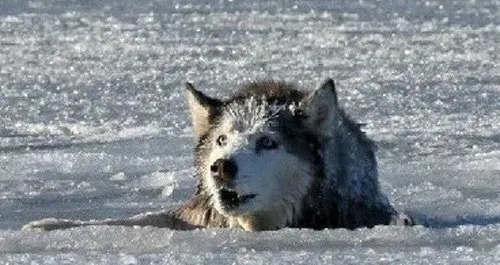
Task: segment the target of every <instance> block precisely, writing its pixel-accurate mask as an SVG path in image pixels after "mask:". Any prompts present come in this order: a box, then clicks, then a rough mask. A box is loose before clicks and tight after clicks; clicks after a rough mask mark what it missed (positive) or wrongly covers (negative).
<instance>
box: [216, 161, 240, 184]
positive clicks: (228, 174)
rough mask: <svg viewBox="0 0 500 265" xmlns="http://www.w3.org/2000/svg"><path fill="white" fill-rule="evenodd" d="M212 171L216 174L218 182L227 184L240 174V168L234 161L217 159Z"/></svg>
mask: <svg viewBox="0 0 500 265" xmlns="http://www.w3.org/2000/svg"><path fill="white" fill-rule="evenodd" d="M210 171H212V173H214V178H215V179H216V180H217V181H220V182H222V183H227V182H229V181H231V180H232V179H234V177H235V176H236V173H237V172H238V167H237V166H236V163H235V162H234V161H233V160H227V159H217V160H216V161H215V162H214V163H213V164H212V166H210Z"/></svg>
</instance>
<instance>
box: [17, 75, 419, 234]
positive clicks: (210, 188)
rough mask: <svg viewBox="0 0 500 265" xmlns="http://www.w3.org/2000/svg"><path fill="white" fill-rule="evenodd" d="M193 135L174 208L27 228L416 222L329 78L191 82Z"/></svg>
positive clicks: (247, 228)
mask: <svg viewBox="0 0 500 265" xmlns="http://www.w3.org/2000/svg"><path fill="white" fill-rule="evenodd" d="M185 95H186V99H187V102H188V106H189V112H190V115H191V118H192V123H193V128H194V131H195V133H196V138H197V145H196V148H195V157H196V158H195V164H196V177H197V180H198V184H197V187H196V192H195V194H194V196H193V197H192V198H191V199H190V200H188V201H187V202H186V203H184V204H183V205H181V206H180V207H179V208H178V209H174V210H171V211H168V212H156V213H146V214H140V215H137V216H134V217H131V218H127V219H107V220H93V221H76V220H61V219H55V218H48V219H43V220H39V221H34V222H31V223H29V224H27V225H25V226H24V227H23V229H40V230H54V229H65V228H71V227H77V226H92V225H124V226H156V227H166V228H171V229H179V230H190V229H196V228H235V229H243V230H245V231H263V230H276V229H281V228H285V227H290V228H311V229H325V228H348V229H355V228H359V227H373V226H375V225H389V224H396V225H412V224H413V220H412V219H411V218H409V217H407V216H406V215H404V214H400V213H398V212H397V211H396V210H395V209H394V207H393V206H392V205H391V204H390V203H389V200H388V199H387V197H386V196H385V195H384V194H383V193H382V192H381V190H380V185H379V181H378V172H377V162H376V158H375V145H374V143H373V142H372V141H371V140H370V139H368V138H367V136H366V135H365V133H363V132H362V130H361V125H360V124H358V123H356V122H354V121H353V120H352V119H351V118H350V117H349V116H348V115H347V114H346V113H345V111H344V110H343V109H342V108H341V107H340V106H339V104H338V100H337V93H336V89H335V84H334V81H333V80H332V79H327V80H326V81H324V82H322V83H321V84H320V85H319V86H318V88H317V89H315V90H313V91H305V90H301V89H298V88H296V87H295V86H294V85H292V84H287V83H281V82H272V81H266V82H256V83H251V84H248V85H246V86H244V87H243V88H242V89H240V90H239V91H237V92H236V93H235V94H234V95H233V96H232V97H231V98H230V99H227V100H221V99H217V98H213V97H209V96H207V95H205V94H204V93H202V92H201V91H199V90H196V89H195V88H194V87H193V85H192V84H190V83H187V84H186V88H185Z"/></svg>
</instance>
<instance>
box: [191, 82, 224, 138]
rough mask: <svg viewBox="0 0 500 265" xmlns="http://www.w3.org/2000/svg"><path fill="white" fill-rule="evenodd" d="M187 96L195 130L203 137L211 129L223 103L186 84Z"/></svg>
mask: <svg viewBox="0 0 500 265" xmlns="http://www.w3.org/2000/svg"><path fill="white" fill-rule="evenodd" d="M185 94H186V99H187V102H188V106H189V112H190V113H191V119H192V122H193V127H194V130H195V132H196V135H198V137H201V136H203V135H204V134H205V133H207V132H208V129H210V122H211V120H212V119H213V117H214V116H215V114H216V113H217V112H218V108H219V107H220V106H222V105H223V103H222V101H220V100H218V99H214V98H211V97H209V96H207V95H205V94H203V93H202V92H200V91H198V90H196V89H195V88H194V86H193V85H192V84H191V83H186V88H185Z"/></svg>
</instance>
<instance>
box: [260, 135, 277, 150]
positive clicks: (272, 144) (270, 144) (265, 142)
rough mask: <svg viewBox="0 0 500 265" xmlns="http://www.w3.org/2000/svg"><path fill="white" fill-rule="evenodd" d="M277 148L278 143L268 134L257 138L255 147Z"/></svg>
mask: <svg viewBox="0 0 500 265" xmlns="http://www.w3.org/2000/svg"><path fill="white" fill-rule="evenodd" d="M276 148H278V143H277V142H276V141H274V140H273V139H271V138H269V137H268V136H262V137H260V138H259V140H257V149H266V150H271V149H276Z"/></svg>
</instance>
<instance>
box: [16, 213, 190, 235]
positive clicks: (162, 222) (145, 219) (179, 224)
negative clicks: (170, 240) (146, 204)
mask: <svg viewBox="0 0 500 265" xmlns="http://www.w3.org/2000/svg"><path fill="white" fill-rule="evenodd" d="M105 225H112V226H114V225H119V226H155V227H165V228H171V229H179V230H189V229H194V228H196V227H195V226H193V225H190V224H188V223H186V222H184V221H182V220H180V219H178V218H177V217H176V216H174V215H173V214H172V213H170V212H153V213H145V214H139V215H136V216H133V217H130V218H126V219H105V220H90V221H80V220H65V219H56V218H46V219H42V220H38V221H33V222H31V223H29V224H27V225H24V226H23V227H22V230H42V231H51V230H58V229H68V228H72V227H80V226H105Z"/></svg>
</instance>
